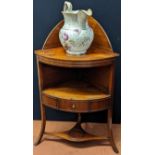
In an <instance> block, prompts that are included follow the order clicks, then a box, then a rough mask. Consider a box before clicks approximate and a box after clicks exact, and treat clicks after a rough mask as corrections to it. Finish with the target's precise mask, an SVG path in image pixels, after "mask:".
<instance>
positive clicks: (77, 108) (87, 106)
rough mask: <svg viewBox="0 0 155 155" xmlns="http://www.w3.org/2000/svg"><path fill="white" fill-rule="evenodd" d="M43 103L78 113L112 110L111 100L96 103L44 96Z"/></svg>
mask: <svg viewBox="0 0 155 155" xmlns="http://www.w3.org/2000/svg"><path fill="white" fill-rule="evenodd" d="M42 102H43V104H44V105H46V106H49V107H52V108H54V109H58V110H62V111H67V112H76V113H78V112H80V113H85V112H95V111H101V110H104V109H108V108H111V99H104V100H96V101H73V100H64V99H58V98H51V97H48V96H46V95H42Z"/></svg>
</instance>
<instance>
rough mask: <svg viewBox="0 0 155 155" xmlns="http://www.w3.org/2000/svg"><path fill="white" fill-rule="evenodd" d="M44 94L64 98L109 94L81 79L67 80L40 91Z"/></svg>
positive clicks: (80, 98) (98, 96)
mask: <svg viewBox="0 0 155 155" xmlns="http://www.w3.org/2000/svg"><path fill="white" fill-rule="evenodd" d="M42 93H43V94H44V95H47V96H49V97H50V96H52V97H56V98H61V99H66V100H87V101H88V100H96V99H104V98H109V97H110V95H109V94H106V93H104V92H103V91H101V90H99V89H98V88H96V87H94V86H92V85H90V84H89V83H86V82H82V81H69V82H65V83H62V84H59V85H57V86H55V87H52V88H48V89H45V90H43V91H42Z"/></svg>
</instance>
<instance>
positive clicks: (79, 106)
mask: <svg viewBox="0 0 155 155" xmlns="http://www.w3.org/2000/svg"><path fill="white" fill-rule="evenodd" d="M88 22H89V25H90V26H91V27H92V28H93V30H94V41H93V43H92V45H91V47H90V48H89V49H88V52H87V53H86V54H85V55H80V56H73V55H68V54H67V53H66V52H65V50H64V49H63V48H62V47H61V45H60V41H59V38H58V34H59V30H60V28H61V27H62V25H63V21H61V22H60V23H58V24H57V25H56V27H55V28H54V29H53V30H52V31H51V32H50V33H49V35H48V37H47V39H46V40H45V43H44V45H43V48H42V49H41V50H36V51H35V54H36V58H37V68H38V79H39V92H40V105H41V116H42V125H41V131H40V134H39V136H38V139H37V140H36V142H35V145H37V144H39V143H40V142H41V139H42V136H43V134H47V133H46V132H45V125H46V114H45V107H50V108H53V109H56V110H61V111H65V112H72V113H77V115H78V119H77V123H76V125H75V126H74V127H73V128H72V129H70V130H69V131H64V132H57V133H48V134H50V135H52V136H56V137H59V138H62V139H66V140H69V141H74V142H83V141H90V140H106V141H109V142H110V143H109V144H110V145H111V146H112V148H113V150H114V151H115V152H118V150H117V148H116V146H115V143H114V139H113V136H112V107H113V86H114V70H115V59H116V57H117V56H118V54H117V53H115V52H113V50H112V46H111V44H110V41H109V39H108V37H107V35H106V33H105V31H104V29H103V28H102V27H101V26H100V24H99V23H98V22H97V21H96V20H95V19H94V18H92V17H90V18H89V19H88ZM102 110H107V111H108V112H107V125H108V135H107V136H102V135H101V136H99V135H92V134H90V133H87V132H86V131H85V130H84V129H83V128H82V127H81V113H90V112H97V111H102Z"/></svg>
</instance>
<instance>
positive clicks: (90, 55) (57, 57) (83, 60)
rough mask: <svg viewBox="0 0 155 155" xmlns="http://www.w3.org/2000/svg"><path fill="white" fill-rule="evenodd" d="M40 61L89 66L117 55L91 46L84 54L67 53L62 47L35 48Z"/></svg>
mask: <svg viewBox="0 0 155 155" xmlns="http://www.w3.org/2000/svg"><path fill="white" fill-rule="evenodd" d="M35 53H36V55H37V56H38V59H39V60H40V61H41V62H44V63H46V64H51V65H55V66H61V67H91V66H93V67H94V66H101V65H103V64H105V63H109V62H110V60H114V58H115V57H117V56H118V54H117V53H114V52H113V51H112V50H111V49H106V48H91V49H90V50H88V52H87V53H86V54H85V55H80V56H73V55H68V54H67V53H66V52H65V50H64V49H63V48H62V47H58V48H51V49H43V50H37V51H36V52H35Z"/></svg>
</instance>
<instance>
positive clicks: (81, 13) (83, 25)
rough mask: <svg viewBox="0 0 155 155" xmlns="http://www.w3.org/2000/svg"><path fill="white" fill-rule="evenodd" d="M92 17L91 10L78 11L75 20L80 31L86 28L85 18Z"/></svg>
mask: <svg viewBox="0 0 155 155" xmlns="http://www.w3.org/2000/svg"><path fill="white" fill-rule="evenodd" d="M91 15H92V10H91V9H88V10H79V12H78V15H77V20H78V23H79V25H80V27H81V28H82V29H86V28H87V16H91Z"/></svg>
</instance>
